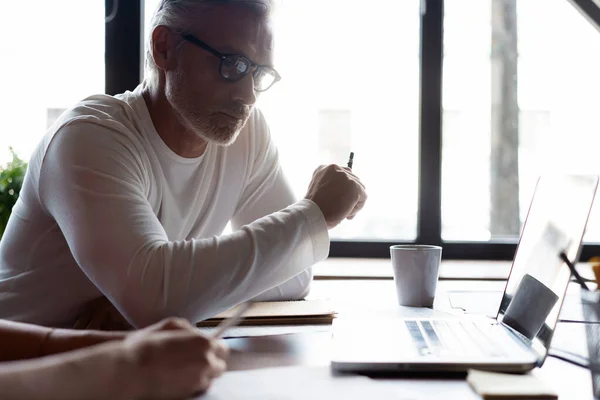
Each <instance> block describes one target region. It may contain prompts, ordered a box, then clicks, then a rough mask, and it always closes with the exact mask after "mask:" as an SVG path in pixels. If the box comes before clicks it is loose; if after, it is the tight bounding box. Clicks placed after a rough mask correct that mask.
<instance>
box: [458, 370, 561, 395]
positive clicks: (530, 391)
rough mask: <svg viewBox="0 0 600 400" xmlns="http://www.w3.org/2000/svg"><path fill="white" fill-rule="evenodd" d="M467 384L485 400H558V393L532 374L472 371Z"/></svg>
mask: <svg viewBox="0 0 600 400" xmlns="http://www.w3.org/2000/svg"><path fill="white" fill-rule="evenodd" d="M467 382H469V385H471V387H472V388H473V389H474V390H475V391H476V392H477V393H478V394H479V395H480V396H481V398H482V399H484V400H504V399H506V400H508V399H521V400H526V399H544V400H545V399H548V400H555V399H558V395H557V394H556V392H555V391H554V390H553V389H552V388H551V387H549V386H548V385H547V384H546V383H545V382H543V381H541V380H540V379H538V378H537V377H536V376H535V375H533V374H532V373H531V372H530V373H528V374H522V375H521V374H501V373H496V372H485V371H476V370H470V371H469V374H468V376H467Z"/></svg>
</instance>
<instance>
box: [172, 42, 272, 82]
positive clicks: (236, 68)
mask: <svg viewBox="0 0 600 400" xmlns="http://www.w3.org/2000/svg"><path fill="white" fill-rule="evenodd" d="M182 37H183V39H184V40H186V41H188V42H190V43H192V44H194V45H196V46H198V47H200V48H201V49H204V50H206V51H208V52H210V53H212V54H213V55H215V56H216V57H219V58H220V59H221V64H220V65H219V73H220V74H221V76H222V77H223V78H225V79H227V80H228V81H230V82H237V81H239V80H240V79H242V78H243V77H245V76H246V75H248V73H249V72H250V71H252V77H253V78H254V90H256V91H257V92H264V91H265V90H267V89H269V88H270V87H271V86H273V85H274V84H275V82H277V81H279V80H281V76H280V75H279V73H277V71H275V69H274V68H271V67H269V66H268V65H260V64H256V63H253V62H252V61H250V60H248V59H247V58H246V57H244V56H242V55H239V54H227V53H221V52H219V51H217V50H215V49H213V48H212V47H210V46H209V45H207V44H206V43H204V42H203V41H202V40H200V39H198V38H197V37H195V36H194V35H182Z"/></svg>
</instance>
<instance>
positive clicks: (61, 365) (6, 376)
mask: <svg viewBox="0 0 600 400" xmlns="http://www.w3.org/2000/svg"><path fill="white" fill-rule="evenodd" d="M123 337H124V336H123ZM0 343H3V342H0ZM2 345H3V346H4V343H3V344H2ZM227 353H228V350H227V347H226V346H225V345H224V344H223V343H222V342H217V341H214V340H211V339H208V338H206V337H205V336H203V335H201V334H200V333H199V332H198V331H197V330H196V329H193V327H192V326H191V325H189V323H187V322H184V321H180V320H172V319H171V320H166V321H163V322H161V323H159V324H156V325H154V326H152V327H149V328H147V329H145V330H142V331H139V332H136V333H133V334H130V335H129V336H127V337H126V338H125V339H124V340H118V341H110V342H108V343H104V344H100V345H96V346H92V347H89V348H86V349H80V350H77V351H72V352H69V353H65V354H59V355H54V356H49V357H44V358H41V359H37V360H28V361H19V362H9V363H4V364H0V393H2V399H3V400H12V399H19V400H35V399H61V400H69V399H88V400H94V399H115V400H119V399H172V398H184V397H187V396H190V395H193V394H194V393H197V392H202V391H205V390H206V389H208V387H209V386H210V384H211V382H212V381H213V379H215V378H217V377H218V376H220V375H221V374H222V373H223V371H224V370H225V367H226V365H225V358H226V357H227Z"/></svg>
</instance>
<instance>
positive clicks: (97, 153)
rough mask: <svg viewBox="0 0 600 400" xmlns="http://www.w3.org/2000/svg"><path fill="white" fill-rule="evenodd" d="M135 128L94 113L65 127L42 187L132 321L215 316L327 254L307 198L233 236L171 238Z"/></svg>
mask: <svg viewBox="0 0 600 400" xmlns="http://www.w3.org/2000/svg"><path fill="white" fill-rule="evenodd" d="M126 131H127V129H126V128H125V127H123V126H121V125H119V124H118V123H116V122H115V123H114V124H107V123H100V122H95V121H94V119H87V120H79V121H77V120H76V121H72V122H70V123H69V124H67V125H66V126H64V127H62V128H61V129H60V130H59V131H58V132H57V133H56V134H55V136H54V138H53V139H52V141H51V142H50V144H49V146H48V148H47V150H46V154H45V157H44V160H43V163H42V166H41V170H40V181H39V195H40V201H41V203H42V206H43V207H44V208H45V210H46V212H47V213H48V214H49V215H50V216H51V217H52V218H54V220H55V221H56V223H57V224H58V226H59V228H60V230H61V232H62V234H63V235H64V237H65V240H66V242H67V243H68V246H69V249H70V250H71V253H72V255H73V257H74V259H75V261H76V262H77V264H78V265H79V266H80V268H81V269H82V271H83V272H84V273H85V274H86V275H87V277H88V278H89V279H90V280H91V281H92V282H93V283H94V284H95V285H96V286H97V287H98V288H99V289H100V290H101V291H102V292H103V294H104V295H106V296H107V297H108V298H109V299H110V300H111V301H112V302H113V304H115V306H116V307H117V309H118V310H119V311H120V312H121V313H122V314H123V315H124V316H125V318H127V320H128V321H129V322H130V323H131V324H132V325H133V326H135V327H143V326H147V325H149V324H152V323H154V322H156V321H158V320H160V319H162V318H164V317H167V316H180V317H184V318H188V319H190V320H191V321H199V320H202V319H205V318H208V317H210V316H212V315H214V314H216V313H218V312H220V311H223V310H225V309H228V308H230V307H232V306H234V305H235V304H238V303H241V302H244V301H247V300H249V299H251V298H254V297H256V296H257V295H259V294H261V293H263V292H265V291H266V290H268V289H270V288H273V287H276V286H278V285H281V284H282V283H284V282H286V281H288V280H289V279H291V278H293V277H295V276H297V275H298V274H300V273H302V272H303V271H304V270H306V269H307V268H309V267H310V266H311V265H312V264H314V263H315V262H317V261H319V260H321V259H324V258H325V257H326V256H327V251H328V248H324V246H323V243H322V240H316V238H320V234H319V231H320V230H321V229H322V228H321V224H322V223H323V222H322V221H321V220H320V219H319V217H320V218H321V219H322V218H323V217H322V216H319V215H316V213H315V212H314V211H315V210H314V205H313V204H312V203H310V202H309V201H308V200H306V201H303V202H299V203H295V204H293V205H291V206H289V207H286V208H284V209H282V210H280V211H278V212H275V213H271V214H269V215H266V216H264V217H262V218H259V219H257V220H256V221H254V222H252V223H250V224H247V225H244V226H243V227H241V228H240V229H238V230H236V231H235V232H233V233H231V234H228V235H222V236H219V237H216V236H215V237H211V238H204V239H197V240H185V241H169V239H168V237H167V235H166V233H165V231H164V229H163V227H162V225H161V223H160V221H159V220H158V218H157V217H156V214H155V212H154V210H153V209H152V207H151V204H150V203H149V201H148V193H149V189H148V188H149V187H150V185H151V184H152V178H151V175H150V169H151V167H150V161H149V160H148V159H147V158H144V157H145V156H144V155H145V154H146V153H145V152H144V149H143V148H142V144H141V143H140V142H139V141H137V140H135V138H132V133H131V132H130V133H127V132H126ZM146 157H147V156H146ZM321 236H322V234H321ZM287 259H293V260H295V262H293V263H287V262H283V261H284V260H287Z"/></svg>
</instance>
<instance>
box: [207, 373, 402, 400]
mask: <svg viewBox="0 0 600 400" xmlns="http://www.w3.org/2000/svg"><path fill="white" fill-rule="evenodd" d="M410 398H412V396H411V397H407V396H406V395H403V394H402V393H398V392H397V391H396V390H392V389H391V388H390V387H389V386H387V385H384V384H381V383H379V382H377V381H374V380H372V379H369V378H367V377H363V376H357V375H350V376H347V375H344V376H334V375H332V373H331V371H330V370H329V368H328V367H281V368H266V369H257V370H250V371H235V372H227V373H225V374H224V375H223V376H222V377H221V378H219V379H217V380H216V381H215V382H214V384H213V386H212V387H211V388H210V390H209V391H208V392H207V393H206V394H205V395H204V396H200V397H197V398H196V399H197V400H238V399H245V400H247V399H257V400H259V399H260V400H275V399H276V400H306V399H311V400H319V399H323V400H331V399H344V400H353V399H356V400H359V399H360V400H365V399H377V400H387V399H390V400H391V399H394V400H408V399H410Z"/></svg>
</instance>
